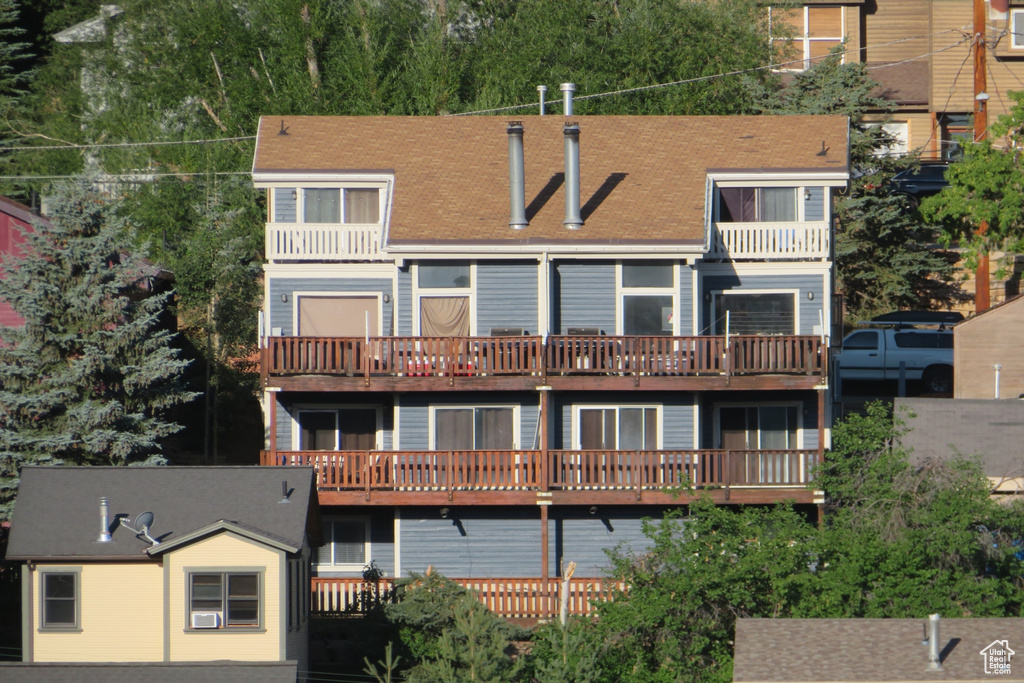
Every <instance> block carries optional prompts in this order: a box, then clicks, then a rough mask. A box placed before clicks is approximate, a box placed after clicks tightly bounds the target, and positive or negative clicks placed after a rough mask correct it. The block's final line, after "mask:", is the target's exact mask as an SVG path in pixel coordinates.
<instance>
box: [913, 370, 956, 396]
mask: <svg viewBox="0 0 1024 683" xmlns="http://www.w3.org/2000/svg"><path fill="white" fill-rule="evenodd" d="M921 381H922V383H923V384H924V389H925V391H927V392H928V393H929V394H950V393H952V392H953V368H941V367H940V368H928V369H927V370H925V371H924V376H923V377H922V378H921Z"/></svg>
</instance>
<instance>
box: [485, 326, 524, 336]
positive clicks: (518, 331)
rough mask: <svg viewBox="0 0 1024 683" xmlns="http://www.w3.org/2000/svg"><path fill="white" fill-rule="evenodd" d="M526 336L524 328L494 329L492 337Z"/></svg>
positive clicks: (492, 329)
mask: <svg viewBox="0 0 1024 683" xmlns="http://www.w3.org/2000/svg"><path fill="white" fill-rule="evenodd" d="M525 334H526V328H523V327H492V328H491V336H492V337H522V336H523V335H525Z"/></svg>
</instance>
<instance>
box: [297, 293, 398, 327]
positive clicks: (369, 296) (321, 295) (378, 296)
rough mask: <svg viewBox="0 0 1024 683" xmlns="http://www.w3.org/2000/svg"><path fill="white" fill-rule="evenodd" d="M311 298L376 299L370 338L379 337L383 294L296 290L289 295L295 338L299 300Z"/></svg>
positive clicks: (382, 317)
mask: <svg viewBox="0 0 1024 683" xmlns="http://www.w3.org/2000/svg"><path fill="white" fill-rule="evenodd" d="M304 296H307V297H312V298H317V297H319V298H321V299H344V298H345V297H358V298H360V299H373V298H376V299H377V331H376V332H374V333H371V334H370V336H371V337H379V336H381V330H382V329H383V326H384V296H383V292H374V291H362V292H359V291H348V290H345V291H340V292H334V291H329V290H328V291H324V290H296V291H294V292H292V293H291V295H290V299H291V304H292V332H293V333H294V335H295V336H298V334H299V299H301V298H302V297H304Z"/></svg>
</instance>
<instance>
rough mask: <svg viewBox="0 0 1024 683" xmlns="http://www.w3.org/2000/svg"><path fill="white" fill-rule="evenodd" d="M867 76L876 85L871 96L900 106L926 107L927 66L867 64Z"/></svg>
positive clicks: (899, 63)
mask: <svg viewBox="0 0 1024 683" xmlns="http://www.w3.org/2000/svg"><path fill="white" fill-rule="evenodd" d="M865 66H867V69H868V76H870V77H871V80H873V81H875V82H876V83H878V87H877V88H875V90H874V92H872V93H871V94H872V95H874V96H875V97H881V98H883V99H886V100H889V101H890V102H893V103H894V104H898V105H902V106H908V107H909V106H913V105H927V104H928V92H929V88H930V84H929V68H930V67H929V64H928V62H926V61H919V62H892V63H887V62H868V63H867V64H866V65H865Z"/></svg>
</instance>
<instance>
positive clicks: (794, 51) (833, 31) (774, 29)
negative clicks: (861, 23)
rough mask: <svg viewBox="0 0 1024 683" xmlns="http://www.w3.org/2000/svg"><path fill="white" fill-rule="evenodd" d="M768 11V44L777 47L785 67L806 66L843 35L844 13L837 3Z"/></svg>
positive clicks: (784, 68)
mask: <svg viewBox="0 0 1024 683" xmlns="http://www.w3.org/2000/svg"><path fill="white" fill-rule="evenodd" d="M768 13H769V14H768V16H769V29H768V30H769V33H770V34H771V35H772V38H771V41H772V47H773V48H776V49H778V50H779V52H780V54H779V56H778V58H779V59H780V60H781V62H782V64H781V65H780V67H781V68H782V69H783V70H786V71H803V70H804V69H807V68H809V67H810V66H811V63H812V62H814V61H816V60H819V59H821V58H823V57H826V56H828V53H829V51H830V50H832V48H834V47H837V46H839V45H842V44H843V40H845V38H846V17H845V12H844V11H843V8H842V7H840V6H823V5H805V6H804V7H798V8H795V9H794V8H789V7H769V8H768ZM845 61H846V59H845V57H844V59H843V62H844V63H845Z"/></svg>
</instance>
